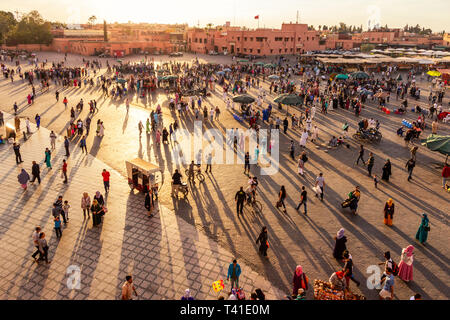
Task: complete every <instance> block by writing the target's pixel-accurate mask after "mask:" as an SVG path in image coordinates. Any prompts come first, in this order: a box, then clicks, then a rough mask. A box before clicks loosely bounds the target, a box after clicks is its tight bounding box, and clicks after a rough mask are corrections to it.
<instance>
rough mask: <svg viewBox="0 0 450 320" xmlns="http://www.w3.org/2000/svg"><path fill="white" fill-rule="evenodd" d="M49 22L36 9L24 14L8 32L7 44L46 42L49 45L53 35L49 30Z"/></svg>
mask: <svg viewBox="0 0 450 320" xmlns="http://www.w3.org/2000/svg"><path fill="white" fill-rule="evenodd" d="M51 26H52V25H51V23H50V22H48V21H45V20H44V19H43V18H42V16H41V15H40V14H39V12H37V11H36V10H33V11H31V12H30V13H28V14H26V15H24V16H23V17H22V18H21V20H20V21H19V23H17V24H16V25H15V26H14V27H13V28H12V29H11V30H10V32H8V34H7V37H6V44H7V45H17V44H46V45H49V44H50V43H51V42H52V40H53V36H52V34H51V32H50V30H51Z"/></svg>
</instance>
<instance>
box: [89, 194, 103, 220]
mask: <svg viewBox="0 0 450 320" xmlns="http://www.w3.org/2000/svg"><path fill="white" fill-rule="evenodd" d="M91 212H92V225H93V226H94V227H96V226H97V225H99V224H100V223H101V222H102V216H101V212H102V207H101V206H100V205H99V204H98V202H97V200H95V199H94V200H93V201H92V206H91Z"/></svg>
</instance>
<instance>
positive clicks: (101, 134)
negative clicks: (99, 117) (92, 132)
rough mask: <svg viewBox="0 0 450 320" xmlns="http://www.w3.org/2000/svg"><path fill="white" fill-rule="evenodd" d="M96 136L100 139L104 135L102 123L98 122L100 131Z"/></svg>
mask: <svg viewBox="0 0 450 320" xmlns="http://www.w3.org/2000/svg"><path fill="white" fill-rule="evenodd" d="M98 135H99V136H100V137H103V136H104V135H105V127H104V126H103V121H101V122H100V130H99V133H98Z"/></svg>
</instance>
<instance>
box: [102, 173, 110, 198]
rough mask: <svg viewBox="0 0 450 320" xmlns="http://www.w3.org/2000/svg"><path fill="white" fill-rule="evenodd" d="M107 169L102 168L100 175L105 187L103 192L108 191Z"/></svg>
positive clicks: (108, 174) (108, 175)
mask: <svg viewBox="0 0 450 320" xmlns="http://www.w3.org/2000/svg"><path fill="white" fill-rule="evenodd" d="M110 176H111V175H110V173H109V171H107V170H106V169H103V172H102V177H103V186H104V187H105V193H108V192H109V177H110Z"/></svg>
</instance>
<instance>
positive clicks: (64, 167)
mask: <svg viewBox="0 0 450 320" xmlns="http://www.w3.org/2000/svg"><path fill="white" fill-rule="evenodd" d="M62 173H63V175H64V181H63V182H64V183H67V162H66V160H65V159H63V165H62Z"/></svg>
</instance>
